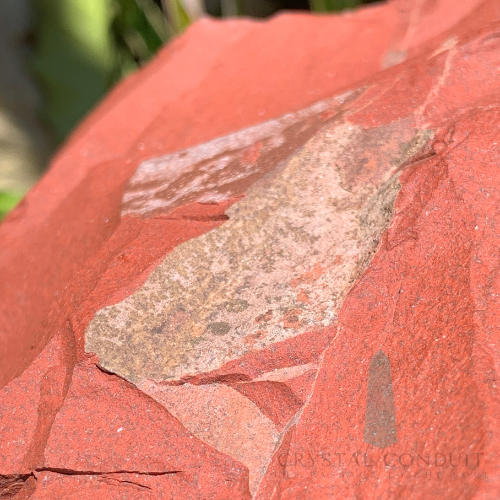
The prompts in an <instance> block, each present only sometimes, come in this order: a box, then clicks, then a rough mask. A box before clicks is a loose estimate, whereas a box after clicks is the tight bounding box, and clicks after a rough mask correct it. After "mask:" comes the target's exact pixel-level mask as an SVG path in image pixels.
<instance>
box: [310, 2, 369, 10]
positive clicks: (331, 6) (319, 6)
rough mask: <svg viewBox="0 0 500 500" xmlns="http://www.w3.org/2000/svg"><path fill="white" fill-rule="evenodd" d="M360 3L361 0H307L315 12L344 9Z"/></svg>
mask: <svg viewBox="0 0 500 500" xmlns="http://www.w3.org/2000/svg"><path fill="white" fill-rule="evenodd" d="M361 3H362V0H309V4H310V6H311V10H313V11H316V12H331V11H340V10H344V9H353V8H354V7H357V6H358V5H360V4H361Z"/></svg>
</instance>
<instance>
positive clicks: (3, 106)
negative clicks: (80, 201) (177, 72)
mask: <svg viewBox="0 0 500 500" xmlns="http://www.w3.org/2000/svg"><path fill="white" fill-rule="evenodd" d="M372 1H374V0H0V219H1V218H2V217H3V216H4V215H5V214H6V213H7V212H8V211H9V210H11V209H12V208H13V207H14V206H15V204H16V203H17V202H18V201H19V200H20V198H21V197H22V195H23V193H25V192H26V191H27V190H28V189H29V187H31V185H32V184H33V183H34V182H35V181H36V180H37V178H38V177H39V176H40V175H41V173H42V172H43V169H44V168H45V166H46V164H47V161H48V158H49V156H50V154H51V153H52V151H53V150H54V149H55V148H56V147H57V146H58V145H59V144H60V143H61V142H62V141H64V139H65V138H66V137H67V136H68V134H69V133H70V132H71V130H72V129H73V128H74V127H75V126H76V124H77V123H78V122H79V121H80V120H81V119H82V118H83V117H84V116H85V114H86V113H88V111H89V110H90V109H91V108H92V107H93V106H94V105H95V104H96V103H97V102H98V101H99V100H100V99H101V98H102V97H103V96H104V95H105V94H106V93H107V92H108V91H109V89H110V88H111V87H113V85H115V84H116V83H117V82H118V81H119V80H121V79H122V78H124V77H125V76H127V75H128V74H130V73H131V72H133V71H135V70H136V69H137V68H139V67H140V66H142V65H143V64H145V63H146V62H147V61H148V60H149V59H151V57H153V56H154V55H155V53H156V52H157V51H158V49H159V48H160V47H161V46H162V45H164V44H165V43H167V42H168V41H169V40H170V39H172V38H173V37H175V36H177V35H178V34H180V33H181V32H182V31H183V30H185V29H186V28H187V27H188V26H189V24H190V23H192V22H194V21H195V20H196V19H198V18H199V17H201V16H204V15H211V16H215V17H233V16H252V17H267V16H270V15H272V14H274V13H276V12H278V11H280V10H283V9H286V10H312V11H316V12H328V11H340V10H343V9H346V8H354V7H356V6H358V5H359V4H361V3H371V2H372Z"/></svg>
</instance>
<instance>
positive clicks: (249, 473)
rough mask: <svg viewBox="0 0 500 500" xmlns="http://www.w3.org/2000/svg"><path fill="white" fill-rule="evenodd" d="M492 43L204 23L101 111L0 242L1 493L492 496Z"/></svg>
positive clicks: (452, 21)
mask: <svg viewBox="0 0 500 500" xmlns="http://www.w3.org/2000/svg"><path fill="white" fill-rule="evenodd" d="M497 19H500V6H499V4H498V3H497V2H496V1H492V0H489V1H483V2H480V1H470V2H460V4H459V5H456V2H448V1H445V0H441V1H439V2H420V1H415V2H407V1H394V2H390V3H388V4H385V5H379V6H375V7H370V8H367V9H362V10H360V11H358V12H355V13H347V14H343V15H341V16H318V17H313V16H305V15H293V16H291V15H285V16H279V17H277V18H275V19H273V20H271V21H269V22H267V23H253V22H250V21H231V22H226V23H217V22H213V21H210V22H209V21H202V22H201V23H199V24H197V25H195V26H194V27H193V28H191V29H190V30H189V31H188V33H187V34H186V35H185V36H183V37H181V38H180V39H178V40H176V41H175V42H174V43H173V44H172V45H171V46H169V47H167V48H166V49H165V51H164V52H163V54H160V56H159V57H158V58H157V59H156V60H155V61H154V62H153V63H152V64H151V65H150V66H148V67H147V68H145V69H144V70H143V71H142V72H140V73H138V74H137V75H135V76H134V77H132V78H131V79H130V80H128V81H126V82H125V83H124V84H122V85H121V86H120V87H118V89H117V90H116V91H114V92H113V93H112V95H111V96H110V97H109V98H108V99H107V100H106V101H105V102H104V103H103V104H102V105H101V106H100V107H99V108H98V109H97V110H96V111H95V112H94V114H93V115H91V116H90V117H89V118H88V120H87V121H86V122H85V123H84V124H83V125H82V126H81V128H80V129H79V130H78V131H77V132H76V134H75V136H74V137H73V138H72V139H71V140H70V141H69V143H68V144H67V145H66V146H65V148H64V149H63V150H62V151H61V152H60V153H59V154H58V156H57V157H56V159H55V160H54V163H53V166H52V169H51V170H50V171H49V173H48V174H47V175H46V176H45V178H44V179H43V180H42V181H41V182H40V183H39V185H38V186H37V187H36V188H35V189H34V190H33V191H32V192H31V193H30V194H29V195H28V197H27V198H26V200H25V201H24V202H23V203H22V205H21V206H20V207H18V208H17V209H16V210H15V211H14V212H13V213H12V214H11V215H10V216H9V218H8V219H7V220H6V221H5V222H4V223H3V224H2V226H1V227H0V233H2V234H1V237H2V242H3V248H2V252H1V253H0V262H1V267H0V274H1V279H2V281H1V282H2V286H3V289H4V290H5V294H4V300H3V301H2V306H1V307H2V313H1V314H0V327H1V329H2V333H3V335H2V338H1V339H0V342H1V344H0V351H1V352H2V360H3V361H2V367H1V373H0V375H1V376H2V387H3V388H2V391H1V393H2V397H1V398H0V430H1V433H0V449H1V450H2V453H1V456H0V478H1V479H0V488H1V490H0V491H1V492H2V493H1V495H2V496H3V497H6V498H18V499H21V498H39V499H49V498H75V499H84V498H95V497H96V496H98V497H99V498H124V499H125V498H151V499H153V498H190V499H195V498H196V499H202V498H203V499H205V498H207V499H208V498H210V499H212V498H213V499H226V498H227V499H230V498H231V499H236V498H238V499H239V498H241V499H245V498H252V497H253V498H259V499H283V500H284V499H309V498H310V499H322V498H325V499H326V498H336V497H337V496H338V497H339V498H340V497H342V498H375V497H382V498H387V499H393V498H394V499H395V498H411V499H420V498H422V499H427V498H433V497H435V496H439V497H442V498H446V499H450V500H451V499H453V500H454V499H457V498H461V499H462V498H463V499H481V500H482V499H488V500H489V499H492V500H493V499H497V498H498V497H499V496H500V478H499V477H497V476H498V472H497V471H498V470H499V463H500V459H499V455H498V453H499V451H500V443H499V441H498V437H497V432H496V430H497V428H498V426H499V424H500V422H499V421H498V419H499V404H498V397H499V395H498V394H497V391H498V388H497V380H496V379H497V372H498V367H497V365H498V364H499V362H500V361H499V357H498V349H497V343H498V338H497V337H498V334H497V330H498V327H497V323H498V319H497V314H498V311H499V310H500V309H499V306H498V304H497V301H498V296H499V293H500V292H499V291H497V282H498V279H497V275H498V272H497V270H498V263H497V261H498V257H497V254H498V250H497V249H498V247H499V242H498V241H497V239H498V238H499V237H498V235H497V233H498V231H497V230H496V226H497V220H498V217H499V216H498V213H497V212H498V206H499V201H500V199H499V198H500V190H499V188H498V186H499V185H500V182H499V181H500V179H497V177H498V176H499V175H498V174H497V170H498V168H497V167H498V165H499V163H500V162H499V160H500V158H499V155H500V150H499V146H498V144H500V136H499V130H500V129H499V126H498V124H499V123H500V114H499V112H498V106H499V103H500V79H499V73H500V42H499V40H500V24H498V22H496V20H497ZM200 47H203V51H200ZM270 47H272V50H270ZM339 47H343V48H342V49H339ZM264 48H265V50H264ZM172 75H175V76H174V77H173V76H172ZM301 109H302V110H301ZM298 110H299V111H298ZM300 110H301V111H300ZM173 117H175V119H174V118H173ZM266 120H267V121H266ZM263 121H265V122H264V123H262V124H260V125H259V123H260V122H263ZM200 144H201V145H200Z"/></svg>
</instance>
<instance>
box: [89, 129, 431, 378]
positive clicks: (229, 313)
mask: <svg viewBox="0 0 500 500" xmlns="http://www.w3.org/2000/svg"><path fill="white" fill-rule="evenodd" d="M239 134H241V132H240V133H239ZM429 137H430V132H428V131H423V132H422V131H417V130H415V129H414V128H412V127H411V125H410V123H409V122H407V121H400V122H395V123H392V124H389V125H385V126H382V127H378V128H372V129H362V128H361V127H359V126H353V125H350V124H348V123H345V122H340V123H339V122H336V123H333V124H332V123H330V124H328V125H326V126H325V127H324V128H323V129H322V130H320V131H319V132H318V133H316V135H314V137H312V138H311V139H310V140H309V141H308V142H307V143H306V144H305V146H304V147H303V148H301V149H300V150H299V151H297V152H295V154H293V155H291V156H290V157H289V159H288V160H287V161H285V162H283V163H282V164H281V165H280V166H279V167H278V168H275V170H274V171H272V172H271V173H269V174H267V175H266V176H265V177H263V178H262V179H260V180H259V181H258V182H256V183H255V184H254V185H253V186H252V187H251V188H250V189H248V190H247V194H246V197H245V198H243V199H242V200H240V201H239V202H237V203H236V204H235V205H233V206H231V208H229V209H228V210H227V212H226V213H227V215H228V216H229V220H228V221H227V222H226V223H224V224H223V225H222V226H221V227H219V228H217V229H214V230H213V231H211V232H209V233H207V234H205V235H203V236H200V237H198V238H195V239H192V240H190V241H187V242H186V243H183V244H181V245H179V246H178V247H176V248H175V249H174V250H173V251H172V252H171V253H169V254H168V255H167V256H166V257H165V259H164V261H163V262H162V263H161V264H160V265H159V266H158V267H157V268H156V269H155V270H154V271H153V273H152V274H151V275H150V277H149V278H148V279H147V281H146V282H145V283H144V285H143V286H142V287H141V288H140V289H139V290H138V291H136V292H135V293H134V294H133V295H132V296H130V297H128V298H127V299H125V300H123V301H122V302H120V303H118V304H116V305H114V306H110V307H105V308H103V309H101V310H100V311H99V312H98V313H97V314H96V315H95V317H94V319H93V321H92V322H91V323H90V324H89V326H88V328H87V331H86V350H87V351H89V352H95V353H96V354H97V355H98V356H99V360H100V364H101V365H102V366H103V367H104V368H105V369H107V370H109V371H112V372H114V373H117V374H119V375H121V376H123V377H125V378H126V379H128V380H130V381H132V382H134V383H140V382H141V381H143V380H144V379H154V380H168V379H179V378H181V377H183V376H186V375H192V374H197V373H200V372H207V371H211V370H214V369H216V368H219V367H220V366H222V365H223V364H224V363H226V362H228V361H230V360H233V359H236V358H238V357H240V356H242V355H243V354H245V353H246V352H248V351H249V350H257V349H262V348H264V347H266V346H269V345H271V344H273V343H275V342H279V341H283V340H285V339H288V338H291V337H294V336H296V335H299V334H301V333H303V332H305V331H308V330H312V329H317V328H322V327H325V326H328V325H331V324H332V323H333V322H334V321H335V319H336V316H337V312H338V310H339V307H340V306H341V304H342V301H343V299H344V297H345V295H346V293H347V292H348V291H349V289H350V288H351V286H352V284H353V282H354V281H355V280H356V278H357V277H358V276H359V275H360V273H361V272H362V271H363V269H364V268H365V267H366V264H367V262H368V261H369V258H370V256H371V255H372V254H373V252H374V251H375V249H376V246H377V244H378V242H379V240H380V238H381V235H382V233H383V231H384V230H385V229H386V227H387V225H388V223H389V221H390V220H391V218H392V212H393V204H394V199H395V196H396V194H397V191H398V189H399V184H398V182H397V173H396V172H397V168H398V167H399V166H400V165H401V164H402V163H404V162H405V161H406V160H408V159H409V158H410V157H411V156H413V155H414V154H415V153H416V152H417V151H418V150H419V149H421V147H422V145H423V144H424V143H425V142H426V141H427V140H428V139H429Z"/></svg>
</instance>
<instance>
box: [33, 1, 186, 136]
mask: <svg viewBox="0 0 500 500" xmlns="http://www.w3.org/2000/svg"><path fill="white" fill-rule="evenodd" d="M164 6H165V10H166V11H167V13H168V18H169V20H170V21H167V18H166V17H165V15H164V12H163V11H162V9H161V7H160V6H159V5H158V4H157V3H156V2H155V1H154V0H35V7H36V11H37V17H36V18H37V22H36V26H35V35H36V48H35V54H34V59H33V70H34V73H35V75H36V76H37V78H38V81H39V83H40V86H41V89H42V93H43V108H42V109H41V113H42V116H43V118H44V119H45V121H46V122H47V123H48V125H49V126H50V128H51V129H52V131H53V133H54V135H55V137H56V139H57V140H58V141H62V140H64V138H65V137H66V136H67V135H68V133H69V132H70V131H71V130H72V129H73V127H74V126H75V125H76V124H77V123H78V122H79V121H80V120H81V119H82V117H83V116H84V115H85V114H86V113H87V112H88V110H90V109H91V108H92V107H93V106H94V105H95V104H96V103H97V102H98V101H99V100H100V99H101V98H102V97H103V96H104V95H105V94H106V92H107V91H108V90H109V89H110V88H111V86H112V85H114V84H115V83H116V82H117V81H118V80H119V79H121V78H122V77H123V76H126V75H127V74H128V73H130V72H131V71H133V70H135V69H136V68H137V67H138V66H140V65H141V64H143V63H144V62H146V61H147V60H149V59H150V58H151V57H152V56H153V55H154V54H155V53H156V51H157V50H158V49H159V47H160V46H161V45H163V44H164V43H165V42H166V41H167V40H168V39H169V38H170V37H171V36H173V35H175V34H177V33H180V32H181V31H182V30H183V29H185V28H186V26H187V25H188V24H189V18H188V16H187V15H186V12H185V11H184V10H183V9H182V7H181V5H180V3H179V0H164Z"/></svg>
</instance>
